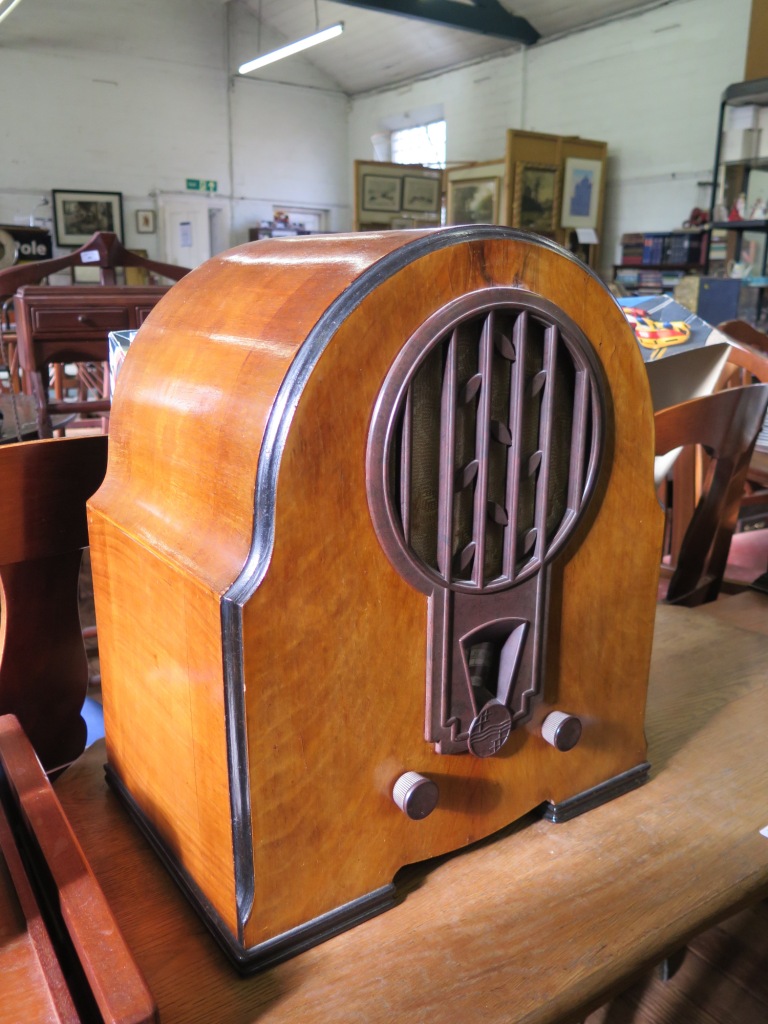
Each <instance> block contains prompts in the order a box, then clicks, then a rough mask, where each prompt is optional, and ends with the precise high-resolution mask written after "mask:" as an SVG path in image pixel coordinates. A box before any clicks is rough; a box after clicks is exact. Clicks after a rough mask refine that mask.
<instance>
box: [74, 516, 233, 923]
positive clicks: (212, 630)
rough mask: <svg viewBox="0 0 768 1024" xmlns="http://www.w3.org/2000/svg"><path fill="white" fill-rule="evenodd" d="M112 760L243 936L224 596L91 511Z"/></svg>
mask: <svg viewBox="0 0 768 1024" xmlns="http://www.w3.org/2000/svg"><path fill="white" fill-rule="evenodd" d="M89 529H90V535H91V561H92V568H93V578H94V599H95V605H96V620H97V623H98V631H99V657H100V666H101V674H102V693H103V701H104V725H105V733H106V740H107V754H108V761H109V768H110V771H111V772H114V773H115V775H116V776H117V779H118V780H119V783H121V784H122V786H124V787H125V788H126V789H127V791H128V793H129V794H130V796H131V798H132V800H133V801H134V803H135V805H136V806H137V808H138V811H139V813H140V815H141V816H142V817H143V819H144V821H145V823H146V824H148V825H149V826H150V827H151V828H152V829H153V831H154V833H155V835H156V837H157V839H158V840H159V841H160V843H161V844H162V846H163V847H164V848H165V852H166V854H167V856H169V857H170V859H171V860H172V861H173V863H174V864H175V865H176V866H177V867H178V868H180V869H181V870H182V871H185V872H186V873H187V874H188V875H189V876H190V877H191V878H192V879H194V881H195V883H196V884H197V886H198V887H199V888H200V889H201V890H202V891H203V893H204V895H205V897H206V898H207V899H208V900H209V901H210V902H211V904H212V905H213V907H214V908H215V909H216V911H217V912H218V914H219V915H220V916H221V918H222V919H223V920H224V921H225V922H226V923H227V925H228V927H229V928H230V929H231V930H232V931H233V933H235V934H237V914H236V904H235V881H234V866H233V852H232V823H231V814H230V794H229V778H228V771H227V743H226V731H225V728H226V726H225V708H224V683H223V670H222V649H221V640H220V636H221V623H220V602H219V599H218V596H217V595H216V594H214V593H212V592H211V591H210V590H208V589H207V588H205V587H204V586H202V585H201V584H200V583H199V582H198V581H197V580H195V579H194V578H192V577H190V576H189V575H188V574H187V573H185V572H184V571H183V570H182V569H180V568H179V567H178V566H176V565H174V564H172V563H171V562H169V561H167V560H165V559H163V558H161V557H159V556H158V555H157V554H156V553H155V552H153V551H151V550H150V549H148V548H147V547H146V546H145V545H144V544H142V543H141V542H139V541H137V540H136V538H134V537H131V536H130V535H129V534H127V533H125V532H124V531H123V530H121V529H120V528H119V527H117V526H116V525H115V524H114V523H113V522H111V521H110V520H109V519H108V518H107V517H105V516H103V515H102V514H100V513H99V512H95V511H93V510H91V512H90V515H89Z"/></svg>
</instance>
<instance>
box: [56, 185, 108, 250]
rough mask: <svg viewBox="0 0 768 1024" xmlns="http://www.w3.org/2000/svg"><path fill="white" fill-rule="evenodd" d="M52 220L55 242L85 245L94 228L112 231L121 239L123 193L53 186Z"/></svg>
mask: <svg viewBox="0 0 768 1024" xmlns="http://www.w3.org/2000/svg"><path fill="white" fill-rule="evenodd" d="M53 221H54V225H55V228H56V243H57V245H61V246H67V245H71V246H78V245H85V243H86V242H87V241H88V239H89V238H90V237H91V235H93V234H94V232H96V231H114V233H115V234H116V235H117V237H118V238H120V239H122V237H123V194H122V192H64V191H62V190H60V189H54V190H53Z"/></svg>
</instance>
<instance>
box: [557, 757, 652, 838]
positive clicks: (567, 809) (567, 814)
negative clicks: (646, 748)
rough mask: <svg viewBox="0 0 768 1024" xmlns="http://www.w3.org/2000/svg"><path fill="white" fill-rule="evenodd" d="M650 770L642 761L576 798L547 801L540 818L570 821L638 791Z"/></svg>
mask: <svg viewBox="0 0 768 1024" xmlns="http://www.w3.org/2000/svg"><path fill="white" fill-rule="evenodd" d="M650 770H651V765H650V763H649V762H648V761H643V762H642V764H639V765H637V766H636V767H635V768H630V769H629V771H626V772H622V773H621V775H615V776H614V777H613V778H612V779H608V780H607V781H606V782H601V783H600V784H599V785H597V786H593V788H592V789H585V790H584V792H583V793H577V794H576V796H572V797H570V798H569V799H568V800H563V801H561V802H560V803H559V804H553V803H551V802H550V801H547V802H546V803H545V804H544V806H543V812H542V816H543V817H544V818H546V820H547V821H552V822H554V823H555V824H560V822H562V821H570V820H571V818H577V817H578V816H579V815H580V814H584V813H585V812H586V811H591V810H592V809H593V808H594V807H599V806H600V804H606V803H608V801H609V800H615V799H616V797H617V796H623V795H624V793H629V792H631V791H632V790H633V789H638V788H639V787H640V786H642V785H644V783H646V782H647V781H648V773H649V771H650Z"/></svg>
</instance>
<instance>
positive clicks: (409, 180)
mask: <svg viewBox="0 0 768 1024" xmlns="http://www.w3.org/2000/svg"><path fill="white" fill-rule="evenodd" d="M354 180H355V213H354V221H353V225H354V230H355V231H389V230H391V229H392V228H393V227H395V224H398V225H403V226H404V227H408V228H414V227H433V226H434V225H435V224H439V223H440V214H441V205H442V199H443V172H442V170H438V169H436V168H434V167H425V166H424V165H423V164H395V163H386V162H384V161H383V160H355V171H354Z"/></svg>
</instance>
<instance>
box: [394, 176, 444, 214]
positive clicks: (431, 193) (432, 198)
mask: <svg viewBox="0 0 768 1024" xmlns="http://www.w3.org/2000/svg"><path fill="white" fill-rule="evenodd" d="M439 209H440V178H425V177H418V178H416V177H411V176H410V175H406V176H405V177H404V178H403V210H405V211H407V212H408V213H425V212H426V211H427V210H429V211H430V212H431V213H436V212H437V211H438V210H439Z"/></svg>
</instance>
